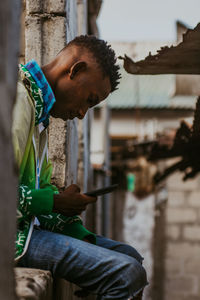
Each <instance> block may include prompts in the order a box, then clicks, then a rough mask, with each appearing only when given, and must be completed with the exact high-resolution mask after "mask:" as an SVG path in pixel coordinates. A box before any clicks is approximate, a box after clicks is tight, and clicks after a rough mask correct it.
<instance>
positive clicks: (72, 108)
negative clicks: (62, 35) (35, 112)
mask: <svg viewBox="0 0 200 300" xmlns="http://www.w3.org/2000/svg"><path fill="white" fill-rule="evenodd" d="M42 69H43V72H44V74H45V76H46V77H47V80H48V81H49V83H50V85H51V87H52V90H53V92H54V95H55V98H56V103H55V104H54V106H53V108H52V110H51V115H52V116H54V117H58V118H61V119H63V120H67V119H73V118H75V117H78V118H80V119H82V118H83V117H84V115H85V113H86V112H87V110H88V108H90V107H93V106H95V105H96V104H98V103H99V102H101V101H103V100H104V99H105V98H107V96H108V95H109V93H111V92H113V91H114V90H115V89H116V87H117V85H118V83H119V78H120V74H119V66H118V65H116V58H115V53H114V51H113V50H112V49H111V47H110V46H109V45H107V43H106V42H105V41H103V40H100V39H97V38H96V37H92V36H79V37H77V38H75V39H74V40H72V41H71V42H70V43H69V44H67V46H66V47H65V48H64V49H63V50H62V51H61V52H60V53H59V54H58V55H57V56H56V58H55V59H54V60H53V61H52V62H51V63H50V64H48V65H46V66H44V67H43V68H42Z"/></svg>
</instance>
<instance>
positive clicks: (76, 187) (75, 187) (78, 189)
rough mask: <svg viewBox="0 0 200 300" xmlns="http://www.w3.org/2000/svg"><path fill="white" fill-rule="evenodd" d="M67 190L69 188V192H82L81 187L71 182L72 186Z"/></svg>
mask: <svg viewBox="0 0 200 300" xmlns="http://www.w3.org/2000/svg"><path fill="white" fill-rule="evenodd" d="M66 190H68V191H69V192H73V193H80V190H81V189H80V187H79V186H78V185H77V184H74V183H73V184H71V185H70V186H68V187H67V188H66Z"/></svg>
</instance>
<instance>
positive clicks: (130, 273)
mask: <svg viewBox="0 0 200 300" xmlns="http://www.w3.org/2000/svg"><path fill="white" fill-rule="evenodd" d="M122 275H123V276H122V277H123V279H124V284H125V285H126V288H127V289H128V290H129V291H130V296H135V295H136V294H137V293H139V292H140V291H141V290H142V289H144V287H145V286H146V285H147V284H148V282H147V275H146V271H145V269H144V267H143V266H142V265H141V264H140V263H139V262H138V261H137V260H136V259H134V258H131V257H130V258H129V260H128V263H127V265H126V268H124V270H123V274H122Z"/></svg>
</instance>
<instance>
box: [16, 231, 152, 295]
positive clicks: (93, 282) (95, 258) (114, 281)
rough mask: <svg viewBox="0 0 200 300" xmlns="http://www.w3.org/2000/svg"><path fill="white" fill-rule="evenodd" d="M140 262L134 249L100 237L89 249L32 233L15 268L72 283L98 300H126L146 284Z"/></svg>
mask: <svg viewBox="0 0 200 300" xmlns="http://www.w3.org/2000/svg"><path fill="white" fill-rule="evenodd" d="M121 252H123V253H121ZM124 253H125V254H124ZM141 261H142V257H141V256H140V254H139V253H138V252H137V251H136V250H135V249H134V248H132V247H130V246H128V245H125V244H122V243H119V242H115V241H112V240H109V239H106V238H104V237H101V236H97V245H93V244H90V243H87V242H84V241H80V240H77V239H74V238H72V237H69V236H65V235H62V234H57V233H53V232H50V231H45V230H42V229H34V231H33V233H32V237H31V241H30V244H29V247H28V250H27V252H26V253H25V255H24V256H23V257H22V258H21V260H20V261H19V266H21V267H29V268H38V269H43V270H49V271H51V273H52V275H53V276H54V277H60V278H64V279H66V280H68V281H70V282H73V283H75V284H77V285H78V286H80V287H81V288H84V289H87V290H88V291H90V292H91V293H93V294H96V295H98V297H99V298H98V299H101V300H106V299H118V300H127V299H128V298H129V297H132V296H135V295H137V293H139V292H140V291H141V290H142V289H143V288H144V287H145V285H146V284H147V279H146V272H145V270H144V268H143V267H142V265H141Z"/></svg>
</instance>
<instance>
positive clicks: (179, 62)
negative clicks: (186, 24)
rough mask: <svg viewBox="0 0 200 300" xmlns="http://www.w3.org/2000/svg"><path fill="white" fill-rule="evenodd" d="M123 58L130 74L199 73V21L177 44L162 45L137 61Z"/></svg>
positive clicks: (126, 57)
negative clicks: (155, 52)
mask: <svg viewBox="0 0 200 300" xmlns="http://www.w3.org/2000/svg"><path fill="white" fill-rule="evenodd" d="M119 58H121V59H123V60H124V68H125V70H126V71H127V72H128V73H131V74H138V75H139V74H141V75H142V74H144V75H145V74H146V75H147V74H149V75H150V74H151V75H155V74H200V23H199V24H198V25H197V26H196V27H195V28H194V29H192V30H191V29H189V30H188V31H187V32H186V33H185V34H184V35H183V41H182V42H181V43H180V44H178V45H177V46H171V47H168V46H164V47H161V49H160V50H157V54H156V55H151V53H149V55H148V56H147V57H146V58H145V59H144V60H140V61H138V62H134V61H133V60H132V59H131V58H130V57H128V56H127V55H125V57H119Z"/></svg>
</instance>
